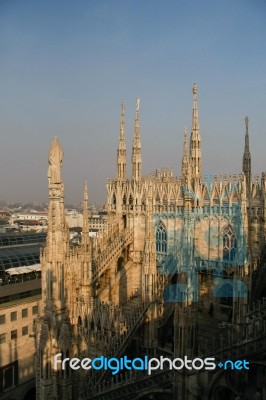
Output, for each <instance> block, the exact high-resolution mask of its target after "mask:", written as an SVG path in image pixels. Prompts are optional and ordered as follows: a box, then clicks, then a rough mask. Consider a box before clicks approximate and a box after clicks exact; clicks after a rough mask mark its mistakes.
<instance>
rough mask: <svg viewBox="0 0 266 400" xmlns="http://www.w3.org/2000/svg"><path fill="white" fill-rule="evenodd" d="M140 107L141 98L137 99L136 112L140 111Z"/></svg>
mask: <svg viewBox="0 0 266 400" xmlns="http://www.w3.org/2000/svg"><path fill="white" fill-rule="evenodd" d="M139 105H140V98H139V97H137V100H136V111H139Z"/></svg>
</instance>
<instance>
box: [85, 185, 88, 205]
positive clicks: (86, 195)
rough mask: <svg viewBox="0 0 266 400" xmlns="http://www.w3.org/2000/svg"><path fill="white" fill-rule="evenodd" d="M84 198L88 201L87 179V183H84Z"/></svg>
mask: <svg viewBox="0 0 266 400" xmlns="http://www.w3.org/2000/svg"><path fill="white" fill-rule="evenodd" d="M84 200H85V201H88V183H87V181H85V184H84Z"/></svg>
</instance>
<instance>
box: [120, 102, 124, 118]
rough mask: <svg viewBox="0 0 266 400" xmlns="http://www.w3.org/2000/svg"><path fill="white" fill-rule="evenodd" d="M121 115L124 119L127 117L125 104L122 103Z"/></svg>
mask: <svg viewBox="0 0 266 400" xmlns="http://www.w3.org/2000/svg"><path fill="white" fill-rule="evenodd" d="M121 115H122V116H123V117H124V116H125V102H124V101H122V103H121Z"/></svg>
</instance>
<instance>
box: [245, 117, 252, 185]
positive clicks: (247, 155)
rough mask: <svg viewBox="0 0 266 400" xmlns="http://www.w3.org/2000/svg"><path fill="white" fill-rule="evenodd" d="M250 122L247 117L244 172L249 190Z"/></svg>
mask: <svg viewBox="0 0 266 400" xmlns="http://www.w3.org/2000/svg"><path fill="white" fill-rule="evenodd" d="M248 122H249V119H248V117H247V116H246V117H245V124H246V134H245V149H244V154H243V172H244V174H245V176H246V181H247V190H248V191H249V190H250V180H251V155H250V150H249V133H248Z"/></svg>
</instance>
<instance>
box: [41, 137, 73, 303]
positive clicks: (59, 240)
mask: <svg viewBox="0 0 266 400" xmlns="http://www.w3.org/2000/svg"><path fill="white" fill-rule="evenodd" d="M63 155H64V153H63V149H62V147H61V145H60V143H59V140H58V139H57V138H56V137H55V139H54V140H53V142H52V144H51V147H50V151H49V160H48V162H49V167H48V187H49V199H50V203H49V209H48V232H47V238H46V248H45V250H44V252H43V255H42V257H41V261H42V280H43V282H42V285H43V293H45V299H44V300H45V302H46V307H48V308H49V307H51V305H52V304H53V305H54V306H55V307H56V308H57V309H62V308H64V306H65V297H64V260H65V254H66V252H67V249H68V227H67V225H66V221H65V210H64V185H63V182H62V179H61V167H62V161H63Z"/></svg>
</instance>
